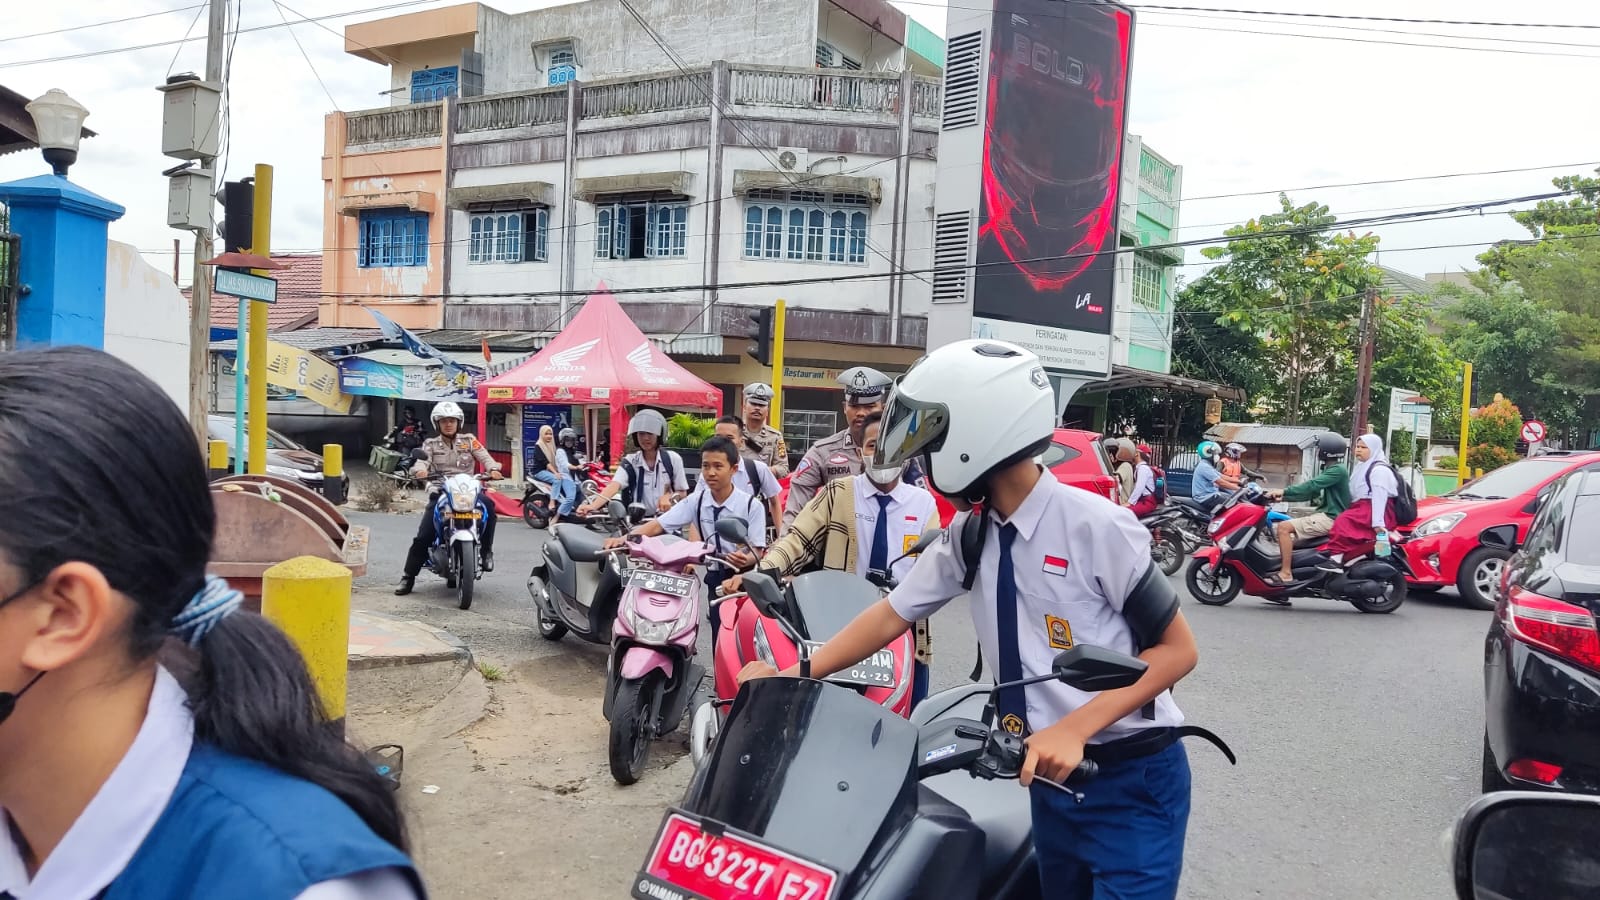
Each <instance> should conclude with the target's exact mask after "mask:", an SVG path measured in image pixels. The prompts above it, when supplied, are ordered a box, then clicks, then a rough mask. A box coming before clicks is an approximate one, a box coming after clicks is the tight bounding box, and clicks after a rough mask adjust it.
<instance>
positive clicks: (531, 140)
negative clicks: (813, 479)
mask: <svg viewBox="0 0 1600 900" xmlns="http://www.w3.org/2000/svg"><path fill="white" fill-rule="evenodd" d="M630 9H631V10H632V12H636V13H637V17H635V16H634V15H632V14H631V13H630V12H629V10H630ZM345 43H346V49H347V51H348V52H350V53H353V54H355V55H357V56H360V57H362V58H365V59H370V60H372V61H374V62H378V63H381V64H384V65H387V66H388V67H389V70H390V78H389V83H390V85H391V90H390V95H391V105H390V106H388V107H386V108H381V109H374V110H367V111H362V112H352V113H334V114H332V115H330V116H329V117H328V119H327V126H326V135H325V140H326V145H325V150H324V165H323V177H324V181H325V184H326V213H325V226H324V227H325V239H326V240H325V246H326V247H330V248H337V250H335V251H332V252H330V253H329V255H328V259H327V264H326V266H325V268H324V275H323V294H324V297H323V298H322V305H321V309H320V317H319V321H320V324H321V325H323V326H340V327H369V326H370V325H371V318H370V317H369V316H368V315H367V314H366V313H365V312H363V311H362V310H361V309H360V308H359V307H360V306H368V305H371V306H376V307H378V308H380V309H382V311H383V312H384V313H385V314H386V315H388V316H390V317H391V318H393V319H394V320H396V321H397V322H400V323H401V324H403V325H406V326H410V327H414V328H444V329H450V330H453V331H454V330H459V331H483V332H496V331H520V332H531V333H534V334H535V335H553V334H554V333H555V332H557V331H559V330H560V328H561V326H562V325H563V323H564V322H566V321H568V320H569V319H570V316H571V315H572V313H573V312H574V309H575V306H576V304H578V303H581V302H582V300H583V298H584V297H585V296H587V295H588V294H589V293H590V292H591V291H593V290H595V289H596V288H598V287H601V286H605V287H607V288H609V289H610V290H611V291H612V292H614V293H615V294H616V296H617V299H618V300H619V301H620V302H621V303H622V305H623V307H624V309H626V310H627V312H628V314H629V315H630V316H631V317H632V318H633V320H634V321H635V322H636V323H637V324H638V325H639V326H640V328H641V330H643V331H644V332H645V333H646V334H648V335H650V336H651V337H652V339H653V340H655V341H656V342H657V343H658V345H659V346H661V347H662V348H663V349H665V350H666V351H667V352H668V353H670V354H671V355H672V356H673V357H674V358H675V359H677V360H679V361H680V362H682V363H684V364H685V365H686V366H687V367H688V368H689V369H690V370H691V371H693V372H694V373H695V374H697V375H700V376H701V377H704V378H706V379H707V380H709V381H711V382H713V383H715V384H718V385H720V386H722V387H723V389H724V393H725V395H726V396H727V397H728V398H729V403H730V406H731V404H732V402H733V398H734V397H735V396H736V394H737V391H736V389H735V388H736V387H737V386H738V385H741V384H743V383H746V382H749V381H754V380H760V379H765V378H767V377H769V375H768V373H767V371H766V370H765V369H764V368H762V367H760V366H758V365H756V364H755V363H754V361H752V360H751V359H750V358H749V357H748V356H747V355H746V354H745V347H746V346H747V345H748V344H749V336H748V335H749V331H750V329H751V319H750V316H751V314H752V313H753V312H755V311H756V310H757V309H759V308H762V307H768V306H771V305H772V304H773V303H774V301H776V300H778V299H780V298H782V299H784V300H785V301H786V302H787V307H788V311H789V312H788V317H787V340H786V359H785V362H786V366H785V369H786V372H785V378H786V382H787V383H788V384H789V385H790V386H791V387H792V388H794V390H792V391H787V392H786V395H787V400H788V407H789V410H790V411H791V415H790V416H789V417H786V418H789V419H790V421H791V422H793V423H794V428H795V430H796V431H797V432H798V435H797V436H799V437H800V438H801V443H802V444H803V442H804V437H805V434H806V433H821V434H826V433H828V431H829V430H832V428H833V427H834V426H835V424H836V423H835V419H834V416H835V415H836V414H837V413H838V412H839V395H838V393H837V392H836V389H837V385H836V384H835V383H834V380H833V379H834V376H835V375H836V374H837V372H838V371H839V370H841V369H843V368H847V367H849V366H852V365H857V364H863V363H865V364H873V365H878V366H880V367H882V368H884V369H885V370H887V371H891V372H895V371H901V370H903V369H904V368H905V366H907V365H908V364H909V363H910V362H911V361H913V360H914V359H915V358H916V357H917V356H919V355H920V354H921V353H922V351H923V346H924V342H925V321H926V320H925V316H926V312H927V308H928V304H929V293H930V285H929V281H928V277H929V276H928V275H927V274H926V270H927V269H928V268H929V267H930V265H931V258H930V244H931V239H932V227H931V225H930V219H931V212H930V210H931V206H932V202H933V179H934V163H933V158H934V153H935V150H936V145H937V139H938V121H939V119H938V117H939V112H940V83H939V80H938V76H939V74H940V67H941V64H942V62H943V41H942V40H940V39H938V38H937V37H935V36H933V35H932V34H931V33H929V32H928V31H927V30H926V29H924V28H922V27H921V26H919V25H917V24H916V23H915V22H914V21H911V20H909V19H908V18H907V17H906V16H905V15H904V14H903V13H901V12H899V11H898V10H896V9H895V8H894V7H893V6H891V5H890V4H888V3H887V2H885V0H766V2H759V3H744V4H741V3H734V2H728V0H694V2H688V0H631V2H630V3H629V4H628V5H627V7H624V6H622V5H619V4H618V3H616V2H614V0H588V2H580V3H573V4H569V5H564V6H556V7H551V8H547V9H540V10H535V11H531V12H527V13H521V14H517V15H507V14H505V13H502V12H499V11H497V10H495V9H493V8H491V7H488V6H485V5H483V4H479V3H468V4H463V5H459V6H453V7H447V8H444V9H437V10H430V11H426V12H419V13H412V14H407V15H401V16H395V17H392V18H387V19H382V20H378V21H373V22H366V23H362V24H358V25H352V26H350V27H349V28H347V30H346V38H345ZM774 282H776V283H777V284H773V283H774ZM808 410H809V411H810V413H811V414H812V415H809V417H808V413H807V411H808Z"/></svg>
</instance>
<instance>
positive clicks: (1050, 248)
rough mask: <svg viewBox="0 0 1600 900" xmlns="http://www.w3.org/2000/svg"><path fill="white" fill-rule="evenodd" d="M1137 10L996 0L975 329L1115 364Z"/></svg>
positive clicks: (1099, 369) (1086, 362) (1054, 357)
mask: <svg viewBox="0 0 1600 900" xmlns="http://www.w3.org/2000/svg"><path fill="white" fill-rule="evenodd" d="M1132 42H1133V13H1132V12H1131V11H1129V10H1128V9H1125V8H1123V7H1120V6H1117V5H1115V4H1112V3H1091V2H1074V3H1060V2H1054V0H995V5H994V20H993V32H992V41H991V44H990V60H989V69H988V71H989V84H988V105H989V109H988V127H987V128H986V130H985V134H984V139H983V182H982V210H981V216H980V221H979V227H978V246H977V254H976V262H977V270H976V272H975V278H974V279H973V285H974V286H973V294H972V296H973V302H972V336H973V337H979V338H982V337H992V338H997V339H1000V340H1005V341H1010V342H1013V343H1016V344H1020V345H1021V346H1023V347H1026V348H1028V349H1029V350H1032V351H1033V352H1034V353H1036V354H1038V356H1039V358H1040V360H1041V361H1042V362H1043V363H1044V365H1045V367H1046V368H1048V369H1050V370H1051V371H1053V372H1057V373H1064V374H1068V373H1069V374H1076V375H1087V376H1100V377H1104V376H1106V375H1108V374H1110V371H1111V328H1112V306H1113V301H1112V291H1113V287H1114V282H1115V278H1116V257H1115V254H1114V252H1113V251H1114V250H1115V249H1116V247H1117V218H1118V213H1119V210H1120V204H1119V203H1118V191H1119V188H1120V186H1121V183H1122V165H1123V139H1124V136H1125V134H1126V131H1127V96H1128V80H1129V59H1130V54H1131V50H1132Z"/></svg>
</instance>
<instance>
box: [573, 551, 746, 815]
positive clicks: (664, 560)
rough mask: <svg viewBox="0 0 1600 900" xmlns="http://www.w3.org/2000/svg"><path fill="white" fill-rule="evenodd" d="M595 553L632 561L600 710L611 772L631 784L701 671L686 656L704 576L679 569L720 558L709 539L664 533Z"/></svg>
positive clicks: (679, 717)
mask: <svg viewBox="0 0 1600 900" xmlns="http://www.w3.org/2000/svg"><path fill="white" fill-rule="evenodd" d="M724 521H726V520H724ZM602 552H604V553H616V554H621V553H626V554H627V555H628V556H629V557H630V558H631V559H633V560H635V561H636V565H634V566H633V567H632V568H631V569H630V570H629V574H628V580H627V582H626V583H625V585H624V587H623V592H622V599H621V600H620V601H619V602H618V603H617V616H616V620H615V622H614V623H613V624H612V627H611V634H612V639H611V655H610V656H609V657H608V658H607V660H606V691H605V703H604V706H603V707H602V710H601V711H602V712H603V713H604V715H605V717H606V719H607V720H608V721H609V722H610V723H611V733H610V739H609V741H608V754H609V758H610V764H611V777H612V778H615V779H616V781H617V783H618V784H633V783H634V782H636V781H638V780H639V777H640V776H641V775H643V774H644V767H645V764H646V763H647V762H649V758H650V744H651V742H652V741H653V740H655V739H656V738H658V737H661V736H663V735H667V734H671V733H672V732H673V731H674V730H676V729H677V727H678V724H679V723H680V722H682V721H683V716H684V713H685V712H686V711H687V710H688V708H689V701H690V699H691V698H692V697H693V695H694V692H695V688H697V687H699V685H700V679H701V678H702V677H703V676H704V675H705V667H703V666H700V665H697V664H696V663H695V662H694V655H695V640H696V638H697V637H699V634H700V596H701V594H703V593H704V578H703V576H702V574H701V572H700V570H699V569H696V571H694V572H693V573H692V574H686V573H685V570H686V569H687V568H688V567H689V566H700V565H702V564H703V563H706V562H711V561H719V562H720V561H721V560H719V559H718V558H717V557H716V556H715V555H714V554H715V552H716V548H714V547H713V546H712V545H710V544H707V543H703V542H701V541H686V540H683V539H682V538H678V537H674V536H672V535H662V536H660V537H644V536H641V535H630V536H629V537H628V543H627V545H626V546H625V547H620V548H617V549H614V550H605V551H602Z"/></svg>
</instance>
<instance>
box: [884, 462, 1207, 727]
mask: <svg viewBox="0 0 1600 900" xmlns="http://www.w3.org/2000/svg"><path fill="white" fill-rule="evenodd" d="M989 519H990V521H989V522H988V523H987V527H988V528H989V534H988V535H987V536H986V539H985V540H984V544H983V556H982V558H981V562H980V564H979V567H978V575H977V579H976V580H975V581H974V582H973V585H972V594H971V597H972V601H971V603H970V604H969V605H970V609H971V613H972V626H973V630H975V631H976V632H977V635H978V643H979V645H980V646H981V647H982V649H983V657H984V659H985V660H986V661H987V663H988V665H989V668H990V670H991V671H998V666H997V665H996V663H997V662H998V661H999V659H1000V655H999V634H998V626H997V624H996V619H995V603H996V579H997V577H998V572H999V566H1000V532H999V527H1000V524H1004V523H999V519H998V517H996V516H994V515H993V514H992V513H991V514H989ZM997 523H998V524H997ZM960 524H961V523H960V522H959V521H958V522H956V523H953V524H952V525H951V527H950V530H949V531H947V532H945V538H944V539H943V540H940V541H939V542H938V543H936V544H934V545H933V546H932V547H929V548H928V549H927V550H926V551H924V552H923V553H922V556H921V557H920V558H919V559H918V560H917V565H916V566H915V567H914V568H913V569H912V570H911V574H910V575H909V576H908V577H907V578H906V579H905V580H904V581H902V582H901V583H900V586H899V587H898V588H896V589H895V590H894V592H893V593H891V594H890V595H889V604H890V605H891V606H893V607H894V611H895V612H896V613H897V614H899V616H900V617H901V618H902V619H905V620H906V621H908V622H915V621H917V620H919V619H926V618H928V617H929V616H931V615H933V614H934V613H935V612H937V611H938V610H939V609H940V607H942V606H944V605H945V604H946V603H948V602H949V601H950V600H951V599H953V598H954V597H956V596H958V595H959V594H960V593H961V578H962V574H963V570H962V566H961V548H960V546H959V543H960V542H959V541H958V540H956V539H955V538H954V537H953V536H954V535H956V534H958V532H959V530H960ZM1009 524H1011V525H1014V526H1016V528H1017V536H1016V538H1015V540H1014V541H1013V543H1012V547H1011V563H1012V571H1013V573H1014V577H1015V580H1016V587H1017V644H1018V650H1019V655H1020V657H1021V660H1022V675H1023V677H1027V678H1031V677H1034V676H1037V675H1047V674H1049V672H1050V670H1051V663H1052V662H1053V661H1054V659H1055V657H1056V655H1057V654H1058V653H1060V652H1061V651H1062V650H1066V649H1069V648H1071V647H1072V646H1073V645H1074V644H1078V643H1083V644H1089V645H1091V646H1096V647H1104V648H1106V649H1108V650H1115V651H1117V652H1120V653H1127V654H1130V655H1132V654H1133V653H1134V646H1133V632H1132V631H1131V630H1130V629H1129V628H1128V623H1127V620H1126V619H1124V618H1123V617H1122V613H1121V610H1122V604H1123V602H1124V601H1125V600H1126V599H1127V596H1128V593H1129V591H1131V590H1132V589H1133V587H1134V585H1135V584H1137V583H1138V581H1139V579H1140V578H1141V577H1143V575H1144V573H1145V571H1146V570H1147V569H1148V568H1149V567H1150V533H1149V532H1148V531H1146V530H1145V529H1144V527H1143V526H1141V525H1140V524H1139V521H1138V519H1136V518H1134V516H1133V514H1132V513H1131V512H1129V511H1128V510H1126V509H1124V508H1122V507H1119V506H1117V505H1116V504H1115V503H1113V502H1111V501H1110V500H1107V499H1106V498H1104V497H1101V496H1099V495H1097V494H1092V493H1090V492H1088V491H1085V490H1082V489H1080V488H1075V487H1068V486H1066V485H1064V484H1061V483H1060V482H1058V481H1056V479H1055V476H1053V475H1051V474H1050V472H1049V471H1048V470H1043V471H1041V472H1040V474H1039V482H1038V484H1036V485H1034V488H1033V490H1032V491H1031V492H1030V493H1029V494H1028V496H1027V498H1026V499H1025V500H1023V502H1022V505H1021V506H1019V507H1018V508H1017V510H1016V513H1015V514H1014V515H1012V517H1011V518H1010V520H1009ZM1026 694H1027V709H1028V725H1029V726H1030V727H1031V728H1032V729H1033V730H1034V731H1041V730H1043V729H1045V728H1048V727H1050V726H1051V725H1054V724H1055V723H1056V722H1058V721H1060V720H1061V719H1062V718H1064V717H1065V716H1066V715H1067V714H1068V713H1071V712H1072V711H1073V710H1076V709H1077V708H1079V707H1080V706H1083V705H1084V704H1085V703H1087V702H1088V701H1089V700H1090V699H1091V698H1093V697H1094V696H1095V695H1094V694H1091V693H1085V692H1083V691H1079V690H1076V689H1074V688H1070V687H1067V686H1066V685H1064V684H1062V683H1061V682H1059V681H1047V682H1042V683H1040V684H1034V685H1029V686H1028V687H1027V688H1026ZM1154 706H1155V715H1154V717H1153V718H1149V719H1147V718H1145V717H1144V715H1143V711H1142V710H1135V711H1134V712H1132V713H1131V714H1129V715H1128V716H1127V717H1125V718H1123V719H1121V720H1120V721H1117V722H1114V723H1112V724H1111V726H1110V727H1108V728H1106V730H1104V731H1102V732H1100V733H1099V734H1098V735H1096V736H1094V737H1093V738H1091V739H1090V741H1089V742H1090V743H1102V742H1105V741H1111V740H1115V739H1117V738H1123V737H1128V736H1130V735H1132V734H1134V733H1136V732H1138V731H1140V730H1141V729H1145V728H1164V727H1168V726H1177V725H1181V724H1183V713H1182V712H1180V711H1179V709H1178V705H1177V704H1176V703H1175V702H1173V699H1172V694H1171V692H1170V691H1163V692H1162V693H1161V695H1160V696H1159V697H1157V698H1156V701H1155V704H1154Z"/></svg>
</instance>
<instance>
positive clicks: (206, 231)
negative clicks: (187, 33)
mask: <svg viewBox="0 0 1600 900" xmlns="http://www.w3.org/2000/svg"><path fill="white" fill-rule="evenodd" d="M210 2H211V17H210V20H209V24H208V25H207V30H206V78H205V80H206V81H208V82H210V83H212V84H219V83H221V81H222V60H223V44H224V41H223V39H224V38H225V37H226V36H227V31H228V3H227V0H210ZM206 127H209V128H210V129H211V131H212V133H213V134H215V133H216V132H217V131H218V130H220V129H221V127H222V122H221V112H220V110H219V111H218V115H216V116H214V117H212V120H211V121H210V122H209V123H206ZM215 166H216V159H215V158H213V157H204V158H202V159H201V160H200V168H201V169H202V170H204V171H205V172H206V173H207V175H208V177H209V180H210V181H211V188H208V189H207V193H212V192H213V191H212V188H215V186H216V175H215ZM206 209H207V211H210V210H214V209H215V205H214V204H207V206H206ZM214 228H215V223H214V222H212V221H211V217H210V216H209V215H208V216H207V221H205V222H202V223H200V227H199V228H198V229H196V230H195V233H194V273H193V275H192V276H191V277H192V279H193V280H192V282H191V283H190V286H189V296H190V297H191V298H193V302H192V303H191V304H190V309H189V424H190V425H191V426H192V427H193V428H194V430H195V436H196V437H197V438H198V439H199V441H200V443H201V445H202V446H204V445H205V442H206V440H207V439H208V435H207V430H206V415H207V413H208V412H209V410H207V408H206V395H207V394H208V393H209V390H208V385H207V381H208V380H209V379H210V361H211V349H210V348H211V279H210V278H209V277H208V272H207V271H206V267H205V266H204V265H202V263H204V262H205V261H206V260H208V259H210V258H211V255H212V253H211V251H212V242H213V240H214V235H213V230H214ZM238 337H239V339H241V340H242V339H243V338H244V335H239V336H238ZM237 358H238V357H237V356H235V359H237ZM235 377H238V375H237V373H236V374H235ZM234 414H235V415H243V410H237V411H235V413H234Z"/></svg>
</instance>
